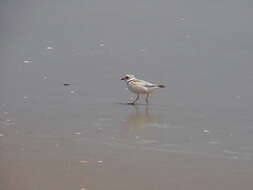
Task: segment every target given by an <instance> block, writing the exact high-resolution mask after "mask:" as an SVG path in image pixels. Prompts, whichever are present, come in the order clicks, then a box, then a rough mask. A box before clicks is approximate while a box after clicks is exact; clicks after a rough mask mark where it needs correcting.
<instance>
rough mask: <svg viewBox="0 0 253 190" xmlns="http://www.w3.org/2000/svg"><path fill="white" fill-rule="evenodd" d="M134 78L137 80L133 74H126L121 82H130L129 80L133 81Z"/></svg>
mask: <svg viewBox="0 0 253 190" xmlns="http://www.w3.org/2000/svg"><path fill="white" fill-rule="evenodd" d="M134 78H135V77H134V75H132V74H126V75H125V76H124V77H122V78H121V80H125V81H128V80H132V79H134Z"/></svg>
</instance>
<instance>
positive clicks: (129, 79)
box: [121, 74, 165, 105]
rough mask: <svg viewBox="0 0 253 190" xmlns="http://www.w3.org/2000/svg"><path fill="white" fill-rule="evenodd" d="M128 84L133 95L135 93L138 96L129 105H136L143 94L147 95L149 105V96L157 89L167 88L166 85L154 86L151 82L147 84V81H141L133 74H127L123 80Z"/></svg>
mask: <svg viewBox="0 0 253 190" xmlns="http://www.w3.org/2000/svg"><path fill="white" fill-rule="evenodd" d="M121 80H124V81H125V82H126V84H127V87H128V90H129V91H130V92H132V93H135V94H136V95H137V96H136V98H135V100H134V101H133V102H131V103H129V104H132V105H134V104H135V103H136V102H137V101H138V100H139V98H140V95H141V94H146V98H145V101H146V103H147V104H149V95H150V94H151V93H152V92H153V91H154V90H155V89H157V88H165V86H164V85H162V84H160V85H158V84H153V83H151V82H147V81H145V80H139V79H137V78H135V76H134V75H132V74H126V75H125V76H124V77H122V78H121Z"/></svg>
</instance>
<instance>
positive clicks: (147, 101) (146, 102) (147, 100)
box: [145, 94, 149, 104]
mask: <svg viewBox="0 0 253 190" xmlns="http://www.w3.org/2000/svg"><path fill="white" fill-rule="evenodd" d="M148 98H149V94H147V96H146V99H145V100H146V103H147V104H149V101H148Z"/></svg>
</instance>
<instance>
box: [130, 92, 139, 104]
mask: <svg viewBox="0 0 253 190" xmlns="http://www.w3.org/2000/svg"><path fill="white" fill-rule="evenodd" d="M139 97H140V94H137V96H136V98H135V100H134V101H133V102H132V103H131V104H135V103H136V102H137V101H138V100H139Z"/></svg>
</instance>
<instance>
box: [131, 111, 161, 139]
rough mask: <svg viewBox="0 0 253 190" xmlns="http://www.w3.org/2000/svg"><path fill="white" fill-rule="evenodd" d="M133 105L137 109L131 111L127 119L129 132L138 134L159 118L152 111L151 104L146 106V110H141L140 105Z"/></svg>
mask: <svg viewBox="0 0 253 190" xmlns="http://www.w3.org/2000/svg"><path fill="white" fill-rule="evenodd" d="M133 107H134V109H135V110H134V111H131V113H130V114H129V115H128V117H127V119H126V123H127V128H128V131H129V133H134V134H136V133H137V134H138V133H140V132H141V131H142V130H143V129H144V128H145V127H147V126H148V125H150V124H152V123H155V122H156V121H157V118H156V117H155V116H154V115H153V114H152V113H151V112H150V108H149V106H145V109H144V110H141V109H140V108H139V107H138V106H133Z"/></svg>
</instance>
